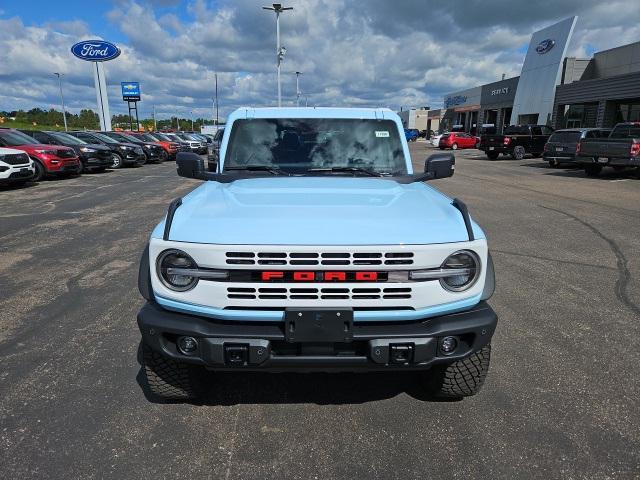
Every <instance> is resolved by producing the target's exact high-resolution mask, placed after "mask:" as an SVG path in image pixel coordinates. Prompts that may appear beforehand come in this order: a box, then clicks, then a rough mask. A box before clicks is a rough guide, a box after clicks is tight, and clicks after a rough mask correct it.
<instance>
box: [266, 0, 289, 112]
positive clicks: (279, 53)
mask: <svg viewBox="0 0 640 480" xmlns="http://www.w3.org/2000/svg"><path fill="white" fill-rule="evenodd" d="M262 8H263V9H264V10H271V11H273V12H276V70H277V74H278V107H281V106H282V88H281V86H280V64H281V63H282V60H284V54H285V53H286V52H287V49H286V48H285V47H281V46H280V14H281V13H282V12H284V11H285V10H293V7H283V6H282V4H281V3H274V4H272V6H271V7H262Z"/></svg>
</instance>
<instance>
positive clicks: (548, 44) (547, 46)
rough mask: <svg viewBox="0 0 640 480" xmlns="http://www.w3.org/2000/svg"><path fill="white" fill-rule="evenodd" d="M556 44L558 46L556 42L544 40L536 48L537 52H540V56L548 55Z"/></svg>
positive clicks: (548, 39)
mask: <svg viewBox="0 0 640 480" xmlns="http://www.w3.org/2000/svg"><path fill="white" fill-rule="evenodd" d="M555 44H556V41H555V40H551V39H550V38H547V39H546V40H543V41H541V42H540V43H539V44H538V46H537V47H536V52H538V53H539V54H540V55H542V54H543V53H547V52H548V51H549V50H551V49H552V48H553V46H554V45H555Z"/></svg>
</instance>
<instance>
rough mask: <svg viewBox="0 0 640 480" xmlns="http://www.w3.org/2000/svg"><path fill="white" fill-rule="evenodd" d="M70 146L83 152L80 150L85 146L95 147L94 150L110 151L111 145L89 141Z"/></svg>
mask: <svg viewBox="0 0 640 480" xmlns="http://www.w3.org/2000/svg"><path fill="white" fill-rule="evenodd" d="M69 147H70V148H73V149H74V150H75V151H76V152H79V153H81V152H82V151H81V150H80V149H81V148H83V147H86V148H93V149H94V150H99V151H110V148H109V147H105V146H104V145H100V144H98V143H87V144H82V145H75V144H74V145H69Z"/></svg>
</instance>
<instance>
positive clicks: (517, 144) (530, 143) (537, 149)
mask: <svg viewBox="0 0 640 480" xmlns="http://www.w3.org/2000/svg"><path fill="white" fill-rule="evenodd" d="M552 133H553V128H551V127H547V126H546V125H511V126H509V127H506V128H505V129H504V133H503V134H502V135H482V137H481V139H480V150H482V151H484V152H485V153H486V154H487V158H489V159H490V160H495V159H497V158H498V156H499V155H500V154H501V153H502V154H504V155H510V156H511V158H513V159H516V160H522V159H523V158H524V156H525V155H526V154H528V153H530V154H532V155H533V156H534V157H539V156H540V155H542V152H543V151H544V146H545V144H546V143H547V140H549V137H550V136H551V134H552Z"/></svg>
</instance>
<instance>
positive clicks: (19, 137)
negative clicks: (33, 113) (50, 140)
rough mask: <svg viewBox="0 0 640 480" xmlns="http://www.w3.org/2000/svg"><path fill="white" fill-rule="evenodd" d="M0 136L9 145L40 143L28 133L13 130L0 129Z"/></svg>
mask: <svg viewBox="0 0 640 480" xmlns="http://www.w3.org/2000/svg"><path fill="white" fill-rule="evenodd" d="M0 138H2V140H4V142H5V143H6V144H7V145H9V146H11V147H17V146H18V145H34V144H36V145H37V144H39V143H40V142H38V141H37V140H36V139H35V138H33V137H30V136H29V135H25V134H24V133H22V132H16V131H13V130H11V131H10V130H0Z"/></svg>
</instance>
